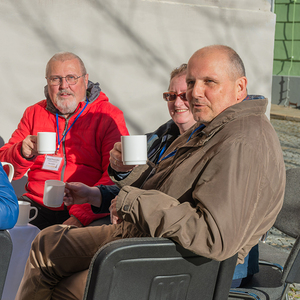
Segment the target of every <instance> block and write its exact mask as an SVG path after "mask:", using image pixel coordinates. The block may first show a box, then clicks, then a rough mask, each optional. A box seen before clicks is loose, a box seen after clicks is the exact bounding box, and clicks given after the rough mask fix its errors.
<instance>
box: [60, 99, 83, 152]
mask: <svg viewBox="0 0 300 300" xmlns="http://www.w3.org/2000/svg"><path fill="white" fill-rule="evenodd" d="M88 103H89V100H88V98H86V104H85V106H84V108H83V109H82V110H81V112H80V113H79V114H78V116H77V117H76V118H75V120H74V122H73V123H72V124H71V126H70V127H69V128H68V130H67V131H66V132H65V134H64V135H63V136H62V138H61V140H60V139H59V126H58V113H57V110H56V127H57V143H58V146H57V149H56V151H58V150H59V147H60V143H61V142H62V140H63V139H64V138H65V136H66V135H67V133H68V132H69V131H70V129H71V128H72V126H73V125H74V124H75V122H76V121H77V119H78V118H79V117H80V115H81V114H82V112H83V111H84V110H85V108H86V106H87V105H88Z"/></svg>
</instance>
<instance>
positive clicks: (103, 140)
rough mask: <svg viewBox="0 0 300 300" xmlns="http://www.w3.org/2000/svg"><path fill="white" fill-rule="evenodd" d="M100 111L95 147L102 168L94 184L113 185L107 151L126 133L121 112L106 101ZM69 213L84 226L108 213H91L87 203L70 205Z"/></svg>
mask: <svg viewBox="0 0 300 300" xmlns="http://www.w3.org/2000/svg"><path fill="white" fill-rule="evenodd" d="M102 113H103V114H105V116H106V118H105V121H104V122H101V124H100V126H99V128H98V130H97V135H98V136H99V139H97V141H98V143H99V144H98V145H97V148H100V149H101V153H102V170H103V174H102V176H101V178H100V179H99V180H98V181H97V182H96V183H95V184H94V186H98V185H101V184H102V185H113V182H112V181H111V179H110V177H109V175H108V173H107V168H108V165H109V156H110V155H109V152H110V150H111V149H112V148H113V146H114V144H115V143H116V142H120V141H121V136H122V135H128V134H129V133H128V130H127V127H126V123H125V119H124V115H123V112H122V111H121V110H120V109H118V108H117V107H116V106H114V105H112V104H111V103H108V102H107V103H106V104H105V107H102ZM69 213H70V215H73V216H74V217H76V218H77V219H78V220H79V221H80V222H81V223H82V224H83V225H84V226H87V225H89V224H90V223H91V222H92V221H94V220H97V219H100V218H103V217H105V216H107V215H108V214H95V213H93V211H92V209H91V206H90V205H89V204H81V205H72V206H71V207H70V208H69Z"/></svg>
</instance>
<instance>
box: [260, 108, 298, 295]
mask: <svg viewBox="0 0 300 300" xmlns="http://www.w3.org/2000/svg"><path fill="white" fill-rule="evenodd" d="M270 120H271V123H272V125H273V127H274V129H275V131H276V133H277V135H278V137H279V141H280V144H281V148H282V153H283V158H284V162H285V166H286V169H291V168H297V167H300V109H297V108H293V107H285V106H283V105H274V104H272V105H271V113H270ZM294 242H295V239H293V238H291V237H289V236H288V235H286V234H284V233H282V232H280V231H279V230H277V229H276V228H274V227H272V228H271V229H270V231H269V234H268V237H267V239H266V243H268V244H270V245H272V246H274V247H276V248H280V249H281V250H282V251H285V252H288V253H289V252H290V251H291V249H292V247H293V244H294ZM299 298H300V284H292V285H291V286H290V288H289V291H288V299H289V300H296V299H299Z"/></svg>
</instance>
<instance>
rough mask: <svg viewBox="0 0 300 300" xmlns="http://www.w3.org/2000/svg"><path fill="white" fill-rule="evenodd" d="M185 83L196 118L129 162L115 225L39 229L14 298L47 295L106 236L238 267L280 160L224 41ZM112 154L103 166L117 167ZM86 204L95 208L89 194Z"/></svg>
mask: <svg viewBox="0 0 300 300" xmlns="http://www.w3.org/2000/svg"><path fill="white" fill-rule="evenodd" d="M186 81H187V99H188V101H189V103H190V106H191V109H192V112H193V115H194V118H195V120H196V121H197V124H196V125H195V126H193V127H192V128H191V129H190V130H188V131H187V132H185V133H184V134H182V135H181V136H180V137H179V138H178V139H176V140H175V141H174V142H173V143H172V145H171V146H170V147H169V148H168V149H167V151H166V153H164V155H163V157H162V158H161V160H160V162H159V163H158V164H157V165H153V164H151V163H150V162H149V163H148V164H147V165H145V166H139V167H136V168H134V169H133V170H132V172H131V173H130V175H129V176H128V177H126V178H125V179H123V180H121V181H119V182H118V183H119V185H120V187H121V188H122V189H121V191H120V193H119V195H118V196H117V198H116V199H115V200H113V202H112V206H111V214H112V216H113V218H114V220H115V223H117V224H113V225H109V226H99V227H85V228H76V227H72V226H64V225H58V226H52V227H49V228H47V229H45V230H43V231H42V232H41V233H40V234H39V235H38V236H37V238H36V239H35V241H34V242H33V244H32V250H31V252H30V257H29V260H28V262H27V266H26V269H25V273H24V277H23V280H22V283H21V286H20V289H19V291H18V295H17V297H16V299H25V300H27V299H28V300H29V299H43V300H46V299H55V297H56V295H59V293H60V291H61V290H60V289H61V288H62V285H61V284H60V282H61V280H62V278H64V277H67V276H70V275H71V274H74V273H78V272H81V271H84V270H86V269H88V267H89V264H90V261H91V259H92V257H93V255H94V254H95V253H96V251H97V250H98V249H99V248H100V247H101V246H103V245H104V244H106V243H107V242H110V241H112V240H115V239H120V238H127V237H141V236H155V237H167V238H171V239H173V240H174V241H176V242H178V243H179V244H181V245H182V246H183V247H185V248H187V249H189V250H191V251H193V252H195V253H197V254H199V255H202V256H206V257H209V258H213V259H216V260H224V259H226V258H228V257H230V256H232V255H234V254H235V253H237V252H238V262H239V263H241V262H243V260H244V257H245V256H246V255H247V253H248V252H249V250H250V249H251V248H252V246H254V245H255V244H257V243H258V240H259V238H260V236H261V235H262V234H264V233H265V232H266V231H267V230H268V229H270V227H271V226H272V225H273V223H274V221H275V218H276V216H277V214H278V212H279V210H280V208H281V206H282V202H283V195H284V187H285V166H284V162H283V157H282V151H281V147H280V144H279V141H278V138H277V135H276V133H275V131H274V129H273V127H272V126H271V124H270V122H269V120H268V118H267V117H266V116H265V110H266V106H267V100H266V99H264V98H263V97H251V96H247V90H246V88H247V79H246V77H245V70H244V65H243V63H242V61H241V59H240V57H239V56H238V55H237V53H236V52H235V51H234V50H232V49H231V48H229V47H227V46H221V45H215V46H209V47H205V48H202V49H200V50H198V51H197V52H195V54H193V56H192V57H191V58H190V60H189V62H188V70H187V78H186ZM204 126H205V127H204ZM117 150H118V149H116V148H114V150H113V151H111V159H110V163H111V167H112V168H114V169H115V170H116V171H122V164H121V162H120V156H119V154H120V153H118V151H117ZM141 186H142V188H140V187H141ZM75 198H76V197H75ZM88 202H89V203H90V204H91V205H93V206H100V205H101V201H100V200H99V199H98V198H97V197H91V198H89V200H88ZM82 245H84V246H82ZM79 294H80V293H78V296H77V298H76V296H75V298H74V299H79V298H80V296H81V295H79ZM51 297H52V298H51ZM57 299H59V296H58V297H57Z"/></svg>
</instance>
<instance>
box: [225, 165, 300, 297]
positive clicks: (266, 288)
mask: <svg viewBox="0 0 300 300" xmlns="http://www.w3.org/2000/svg"><path fill="white" fill-rule="evenodd" d="M299 216H300V168H295V169H289V170H287V171H286V190H285V195H284V203H283V207H282V209H281V211H280V213H279V214H278V216H277V219H276V222H275V224H274V227H275V228H277V229H278V230H280V231H282V232H283V233H285V234H287V235H289V236H291V237H293V238H296V241H295V243H294V245H293V248H292V250H291V252H290V253H289V254H288V253H286V252H284V251H283V250H281V249H278V248H275V247H273V246H271V245H267V244H265V243H262V242H260V243H259V253H260V254H259V255H260V270H259V273H257V274H255V275H254V276H253V278H252V280H251V281H250V282H249V283H248V284H247V285H246V286H244V287H242V288H237V289H232V290H231V291H230V294H229V299H267V300H268V299H272V300H275V299H286V298H287V291H288V287H289V285H290V284H292V283H300V252H299V250H300V217H299ZM282 266H284V267H282Z"/></svg>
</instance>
